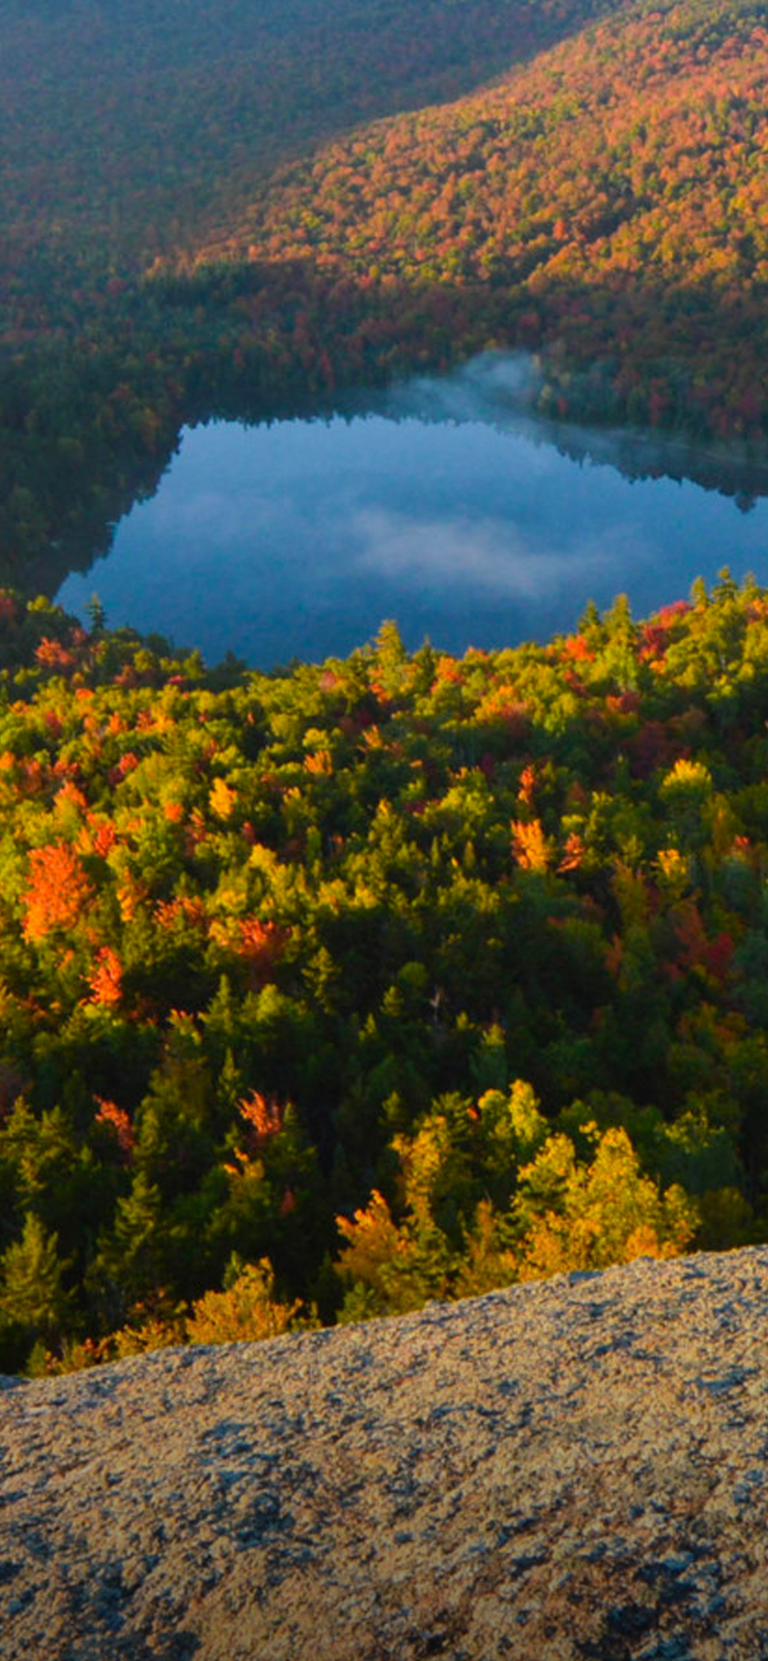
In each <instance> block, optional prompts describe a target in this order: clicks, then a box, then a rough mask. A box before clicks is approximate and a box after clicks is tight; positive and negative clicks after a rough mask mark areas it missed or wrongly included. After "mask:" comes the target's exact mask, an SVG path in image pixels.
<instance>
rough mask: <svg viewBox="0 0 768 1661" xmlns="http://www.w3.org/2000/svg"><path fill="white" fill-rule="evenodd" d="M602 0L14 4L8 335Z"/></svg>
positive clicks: (50, 319)
mask: <svg viewBox="0 0 768 1661" xmlns="http://www.w3.org/2000/svg"><path fill="white" fill-rule="evenodd" d="M606 3H607V0H469V3H467V0H463V3H462V4H461V5H459V6H455V5H450V4H446V0H418V3H417V0H362V4H361V3H360V0H170V3H169V4H166V5H163V6H160V7H158V6H155V5H152V4H151V3H150V0H123V3H121V0H101V4H99V5H98V6H94V5H92V4H89V3H88V0H66V3H64V4H54V3H51V0H8V3H7V4H6V5H5V6H4V8H3V27H2V38H1V39H0V200H1V201H2V210H3V222H4V236H3V246H2V252H0V291H1V292H2V294H3V306H4V312H3V311H0V336H1V334H2V330H3V329H5V330H8V331H9V332H10V334H11V337H13V335H14V333H16V332H18V331H21V332H22V335H23V331H25V330H30V329H31V330H33V331H34V330H38V329H39V328H40V327H41V326H49V327H56V325H57V324H60V323H61V322H65V323H69V324H70V325H71V324H72V323H77V321H78V318H79V315H80V308H81V307H82V305H83V304H84V303H85V304H86V305H94V304H96V303H97V300H98V296H99V294H100V293H102V291H103V290H104V286H105V284H106V283H108V282H109V281H110V280H111V281H112V282H113V283H114V282H115V281H118V282H119V281H120V279H124V278H125V277H126V276H128V275H130V274H132V273H136V272H140V271H142V270H143V269H145V268H146V266H147V265H148V264H149V263H150V262H151V260H152V259H153V258H154V257H155V256H156V255H158V254H163V255H165V256H167V257H168V258H170V259H171V260H173V258H174V257H175V256H176V255H178V254H179V253H181V252H183V251H186V250H190V249H192V250H194V249H195V248H197V247H199V245H200V243H201V242H202V241H204V240H205V239H206V238H207V237H209V236H210V235H211V233H212V232H213V231H214V230H218V229H219V228H221V227H224V228H226V227H228V226H230V225H231V224H232V222H233V221H235V222H236V220H237V217H238V215H239V214H240V213H241V212H242V210H243V207H244V205H245V204H247V203H248V202H249V201H250V200H251V198H252V195H253V191H254V188H256V187H258V186H259V185H260V184H261V183H263V181H264V180H265V179H266V178H267V177H268V175H269V173H270V171H271V170H273V169H274V167H275V165H276V164H277V163H279V162H280V161H281V160H284V159H285V158H286V157H287V156H296V155H301V154H305V153H307V152H309V151H311V150H312V149H313V148H314V147H315V146H316V145H317V144H318V143H319V142H320V141H322V140H327V139H328V138H330V137H332V136H334V135H336V136H339V135H342V134H344V133H347V132H349V131H350V130H351V129H352V128H354V127H356V126H357V125H359V123H360V122H362V121H364V120H366V119H370V118H371V117H373V116H377V115H387V114H391V113H393V112H395V111H398V110H405V109H410V108H414V107H418V106H419V105H421V104H424V103H429V102H432V101H433V100H435V99H443V98H448V97H452V96H456V94H458V93H461V92H465V91H469V90H472V89H473V88H475V87H476V86H478V85H479V84H481V83H482V82H483V81H485V80H487V79H488V78H489V77H490V76H492V75H494V74H498V73H499V72H500V71H502V70H504V69H506V68H508V66H509V64H510V63H514V62H517V61H519V60H521V59H524V58H529V57H531V56H533V55H534V54H535V52H536V51H537V50H539V49H540V48H541V47H542V46H543V45H546V44H547V43H548V42H551V41H553V40H557V39H560V38H562V36H563V35H565V34H569V33H571V32H572V31H573V30H574V29H575V28H577V27H579V26H580V24H581V23H582V22H583V20H584V19H585V18H588V17H590V16H592V15H595V14H596V13H598V12H599V11H600V10H601V9H604V7H605V4H606ZM74 286H77V287H78V288H79V289H80V293H79V295H74V294H73V292H72V290H73V287H74Z"/></svg>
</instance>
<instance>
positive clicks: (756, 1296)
mask: <svg viewBox="0 0 768 1661" xmlns="http://www.w3.org/2000/svg"><path fill="white" fill-rule="evenodd" d="M7 1383H8V1387H7V1388H6V1389H5V1390H4V1391H3V1393H2V1396H0V1430H1V1433H0V1450H1V1451H0V1457H1V1458H2V1467H1V1468H0V1499H1V1500H2V1504H1V1506H0V1609H1V1610H2V1615H1V1616H0V1620H1V1622H2V1628H1V1635H0V1653H2V1656H3V1658H4V1661H22V1658H23V1661H119V1658H125V1657H129V1658H131V1661H133V1658H136V1661H149V1658H154V1657H158V1658H161V1661H176V1658H178V1661H182V1658H183V1661H187V1658H190V1661H191V1658H193V1657H194V1658H195V1661H304V1658H307V1661H421V1658H426V1657H432V1656H446V1657H450V1658H451V1661H496V1658H497V1657H498V1658H499V1661H501V1658H504V1661H576V1658H584V1661H629V1658H632V1661H662V1658H663V1661H759V1658H761V1657H768V1564H767V1563H766V1556H767V1553H768V1526H767V1525H768V1463H766V1452H767V1450H768V1248H759V1249H753V1250H748V1251H741V1252H733V1253H729V1254H727V1255H722V1256H699V1257H691V1258H688V1259H684V1260H680V1261H677V1262H673V1263H652V1262H647V1261H641V1262H637V1263H633V1264H632V1265H630V1266H629V1267H628V1268H623V1269H615V1270H609V1271H607V1272H606V1273H604V1274H601V1275H595V1276H586V1277H585V1276H561V1277H559V1278H558V1279H556V1280H554V1281H550V1282H547V1283H545V1284H539V1285H528V1286H524V1287H517V1288H514V1289H513V1290H511V1291H508V1292H503V1293H496V1294H493V1295H491V1296H489V1297H484V1298H478V1299H474V1300H472V1301H468V1302H466V1303H461V1304H454V1305H432V1306H431V1307H429V1308H428V1309H426V1310H424V1311H423V1312H422V1313H421V1314H418V1315H413V1316H409V1317H406V1318H404V1319H400V1320H391V1321H377V1322H371V1323H369V1324H367V1325H364V1326H358V1327H347V1328H343V1329H336V1330H332V1331H325V1332H319V1333H314V1334H310V1335H307V1336H304V1337H296V1338H285V1339H279V1340H275V1341H274V1342H272V1343H269V1344H261V1345H229V1346H225V1347H221V1348H216V1349H213V1348H210V1349H206V1348H202V1349H191V1350H186V1351H178V1350H175V1351H168V1350H166V1351H159V1352H156V1353H154V1354H152V1355H149V1356H147V1357H145V1358H142V1359H140V1360H135V1361H129V1362H123V1363H121V1364H119V1365H117V1366H113V1367H108V1368H104V1369H102V1370H98V1371H92V1372H87V1373H80V1374H77V1375H74V1376H71V1377H68V1378H63V1379H54V1380H50V1381H46V1382H41V1383H30V1384H14V1383H13V1382H12V1381H7Z"/></svg>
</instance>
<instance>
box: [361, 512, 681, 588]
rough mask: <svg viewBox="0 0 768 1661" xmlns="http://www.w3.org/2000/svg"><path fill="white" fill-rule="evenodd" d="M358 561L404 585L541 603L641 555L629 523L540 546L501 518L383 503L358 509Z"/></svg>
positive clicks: (642, 544)
mask: <svg viewBox="0 0 768 1661" xmlns="http://www.w3.org/2000/svg"><path fill="white" fill-rule="evenodd" d="M352 531H353V538H354V541H355V542H357V543H359V547H360V552H359V554H358V555H357V562H356V563H357V565H358V567H359V568H361V569H363V570H369V571H376V572H379V573H380V574H381V575H383V576H386V577H388V578H389V579H390V580H391V579H393V578H396V579H397V580H398V581H400V582H402V583H403V584H405V585H414V586H416V585H418V586H424V585H426V586H427V587H432V586H434V585H436V584H442V583H445V582H446V581H450V582H452V583H453V584H454V585H459V586H461V587H462V588H466V589H470V590H476V589H478V588H483V589H486V590H487V591H488V592H489V593H492V594H498V595H502V596H505V597H510V596H511V597H514V598H516V599H524V600H538V599H541V597H542V596H544V595H552V594H553V593H556V592H559V591H561V590H562V588H563V586H564V584H566V583H567V584H569V585H570V584H572V583H573V580H574V573H575V572H576V571H578V578H579V582H580V583H587V584H588V583H589V582H591V581H594V580H595V579H601V580H602V579H605V578H606V577H607V576H610V575H611V574H612V573H613V572H614V571H615V567H616V557H617V552H618V553H620V555H621V558H622V560H624V561H628V560H636V561H640V560H642V558H643V556H644V555H647V554H648V553H649V551H650V550H649V548H648V544H647V542H646V541H645V539H644V538H643V537H642V536H640V535H638V533H637V532H636V531H635V530H634V528H633V527H632V526H628V525H612V526H606V527H605V529H604V530H602V531H601V532H600V533H598V534H597V535H596V536H594V537H592V538H584V537H582V538H580V539H578V540H576V541H574V542H573V543H572V544H571V545H570V546H567V547H550V546H546V545H545V546H542V545H541V544H540V543H539V542H537V541H532V540H531V539H529V538H526V537H525V536H524V535H523V534H522V533H521V532H520V531H519V530H518V529H517V528H516V527H515V526H513V525H510V524H509V523H508V522H507V521H506V520H503V519H496V518H487V519H471V518H469V517H466V516H457V517H455V518H450V517H448V516H446V517H443V518H435V519H419V518H417V517H416V516H409V515H406V514H402V513H396V512H390V511H389V510H387V509H386V508H368V509H363V510H361V511H360V512H359V513H358V514H357V515H356V516H355V519H354V521H353V524H352Z"/></svg>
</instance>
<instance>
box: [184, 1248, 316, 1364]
mask: <svg viewBox="0 0 768 1661" xmlns="http://www.w3.org/2000/svg"><path fill="white" fill-rule="evenodd" d="M274 1289H275V1275H274V1270H273V1268H272V1264H271V1263H270V1261H269V1258H268V1257H262V1258H261V1259H260V1260H259V1262H258V1263H246V1264H244V1265H243V1266H242V1267H240V1266H239V1265H238V1272H237V1273H236V1275H235V1278H233V1279H232V1281H231V1282H230V1284H229V1285H228V1286H227V1285H225V1287H224V1291H223V1292H206V1293H205V1294H204V1296H203V1297H202V1298H198V1300H197V1302H196V1303H194V1304H193V1305H192V1314H191V1315H190V1316H189V1319H188V1320H187V1322H186V1338H187V1341H188V1342H189V1343H190V1344H233V1343H254V1342H256V1341H257V1340H259V1339H262V1338H279V1337H280V1336H281V1334H282V1333H284V1332H299V1331H306V1329H307V1328H308V1327H314V1326H317V1324H318V1323H317V1320H316V1318H315V1317H314V1316H313V1315H311V1314H307V1313H306V1312H305V1310H304V1305H303V1304H302V1303H301V1301H300V1300H299V1299H296V1300H295V1301H294V1302H293V1303H278V1302H276V1301H275V1299H274V1297H273V1293H274Z"/></svg>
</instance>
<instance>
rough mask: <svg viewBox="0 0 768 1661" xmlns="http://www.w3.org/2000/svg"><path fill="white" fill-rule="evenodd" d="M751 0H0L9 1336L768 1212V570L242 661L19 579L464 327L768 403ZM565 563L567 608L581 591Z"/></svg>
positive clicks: (263, 1314) (725, 1231) (661, 406)
mask: <svg viewBox="0 0 768 1661" xmlns="http://www.w3.org/2000/svg"><path fill="white" fill-rule="evenodd" d="M767 45H768V6H765V5H761V4H758V3H756V0H655V3H654V0H632V3H629V4H627V3H618V4H617V3H615V0H614V3H611V0H462V3H458V4H457V3H451V0H423V3H420V4H416V3H415V0H367V3H366V4H365V5H361V3H360V0H323V3H322V4H321V3H320V0H284V3H283V4H281V5H277V4H276V3H275V4H273V3H272V0H192V3H191V4H185V5H184V6H181V5H180V4H173V3H172V4H169V5H167V6H166V7H165V8H162V9H161V8H157V7H153V6H150V5H149V4H147V3H146V0H131V3H130V4H125V3H123V4H118V3H117V0H104V4H103V5H102V6H101V7H99V8H95V7H93V6H92V5H90V4H89V3H88V0H67V3H66V4H65V5H59V4H55V5H54V4H53V3H52V0H8V3H7V6H6V8H5V14H4V20H3V33H2V40H1V41H0V202H1V203H2V216H3V223H4V237H3V242H2V247H1V248H0V799H1V800H2V809H1V811H0V862H1V864H2V875H1V877H0V1009H1V1010H2V1018H1V1019H0V1370H5V1371H6V1372H11V1371H16V1370H27V1371H30V1372H33V1373H34V1372H37V1373H39V1372H45V1371H57V1370H61V1369H69V1368H74V1367H79V1366H86V1365H92V1364H95V1363H98V1362H102V1361H108V1360H110V1359H113V1358H115V1357H119V1356H122V1355H126V1354H131V1353H136V1352H139V1351H142V1350H144V1349H147V1348H149V1347H152V1346H154V1345H160V1344H172V1343H183V1342H187V1341H209V1340H217V1339H228V1338H237V1337H263V1336H270V1335H272V1334H274V1333H279V1332H281V1331H285V1330H292V1329H296V1328H300V1327H303V1326H307V1325H314V1324H317V1323H331V1322H334V1321H339V1320H341V1321H347V1320H356V1319H364V1318H366V1317H368V1316H371V1315H379V1314H390V1313H398V1312H401V1311H404V1310H408V1309H413V1308H418V1307H420V1306H421V1305H422V1304H423V1303H424V1302H426V1301H427V1300H428V1299H431V1298H454V1297H460V1296H464V1295H469V1294H473V1293H477V1292H483V1291H487V1290H489V1289H491V1288H493V1287H497V1286H502V1285H506V1284H509V1283H510V1282H513V1281H516V1280H522V1279H530V1278H536V1277H538V1276H543V1275H547V1274H551V1273H555V1272H557V1271H558V1270H561V1269H585V1268H586V1269H589V1268H599V1267H601V1266H604V1265H605V1264H607V1263H610V1262H617V1261H626V1260H627V1259H629V1258H631V1257H633V1256H637V1255H641V1254H645V1255H650V1256H667V1255H672V1254H675V1253H678V1252H680V1251H683V1250H685V1249H688V1248H704V1249H707V1248H719V1247H727V1246H731V1245H736V1244H740V1243H744V1242H747V1241H752V1240H758V1239H765V1238H766V1237H768V1120H766V1114H765V1101H766V1095H767V1093H768V890H766V876H767V868H768V772H767V768H768V737H767V736H766V729H767V725H768V594H766V592H765V590H764V589H762V588H761V587H760V585H759V584H758V583H757V582H756V581H755V580H754V579H752V578H747V579H746V580H745V581H744V582H743V583H740V582H736V581H734V580H733V579H732V577H731V575H730V571H729V570H728V557H729V556H728V550H727V549H724V550H723V561H722V564H723V570H722V572H721V575H720V577H719V579H718V581H717V583H716V584H715V585H714V587H710V588H709V589H708V588H707V586H705V584H704V583H703V582H700V583H698V584H696V585H695V587H694V589H693V591H692V593H691V594H690V595H679V594H677V593H676V592H675V591H674V587H673V586H672V585H673V581H674V549H673V548H671V549H670V562H669V563H670V573H671V576H670V583H671V587H670V593H669V603H668V604H667V605H666V606H665V607H664V608H663V609H662V610H661V611H660V612H658V613H657V614H656V615H654V616H651V617H649V618H647V619H645V620H638V619H637V618H635V617H634V616H633V615H632V612H631V609H630V607H629V605H628V603H627V602H626V600H624V599H623V598H622V597H619V598H618V599H617V600H616V601H615V603H614V605H613V606H612V607H611V608H610V609H608V610H606V611H604V612H602V613H601V612H600V611H598V609H597V608H596V607H595V606H594V605H592V604H589V603H588V596H587V595H584V596H583V597H582V598H581V601H579V599H578V597H576V598H575V600H574V617H573V625H572V629H571V632H569V633H566V634H561V635H558V636H557V637H556V638H555V639H553V640H551V641H549V642H545V643H538V644H534V643H527V644H526V643H523V644H514V643H513V642H510V645H509V648H508V649H506V650H503V651H497V652H487V651H483V650H480V649H477V648H474V647H470V648H469V649H468V650H467V651H466V653H465V654H464V655H463V656H458V657H454V656H449V655H448V654H446V653H444V652H443V651H441V649H440V643H439V641H438V642H436V643H435V645H431V644H430V643H429V642H428V641H426V642H425V643H424V645H423V646H422V647H421V648H420V649H419V650H417V651H416V652H415V653H411V652H408V651H406V650H405V648H404V646H403V644H402V641H401V639H400V635H399V633H398V629H397V626H396V624H395V623H394V622H385V623H383V624H382V627H381V629H380V632H379V634H378V636H377V638H376V639H375V640H374V641H372V642H369V643H367V644H366V643H364V642H361V643H360V646H359V648H358V649H357V650H356V651H354V652H353V653H352V654H351V655H350V656H348V657H346V658H333V659H330V660H328V661H326V662H324V663H320V664H301V663H291V664H289V665H287V666H286V667H284V668H281V669H273V670H270V671H264V672H260V671H256V670H254V669H252V668H249V667H247V666H246V665H244V664H242V663H240V662H238V661H236V660H235V659H234V657H233V656H231V655H230V656H229V657H228V658H227V659H225V661H224V662H223V663H221V664H219V665H210V664H205V663H204V662H203V661H202V660H201V658H200V656H199V655H198V654H197V653H195V652H190V651H189V650H186V649H184V646H183V642H179V643H178V644H173V643H170V644H169V643H168V642H167V641H165V640H163V639H161V638H160V637H158V636H156V635H151V636H149V637H147V638H140V637H139V636H138V635H136V634H134V633H133V632H132V631H130V630H128V629H121V628H112V627H110V626H109V621H110V620H109V619H108V618H106V619H105V617H104V615H103V611H102V608H101V607H100V605H99V603H98V600H96V599H94V603H93V606H92V610H91V617H90V621H89V624H88V625H87V626H85V625H83V624H82V623H80V622H78V621H77V620H75V619H73V618H72V617H68V616H67V615H66V614H65V613H64V612H63V611H62V610H61V609H60V608H59V607H58V606H57V605H56V604H55V603H54V601H53V598H52V596H54V595H55V593H56V590H57V588H58V585H59V583H60V582H61V581H62V579H63V577H64V576H66V574H67V572H69V571H72V570H78V569H81V570H87V569H88V567H89V566H90V564H91V562H92V561H93V559H94V558H95V557H96V556H97V555H98V554H100V553H104V552H105V550H106V549H107V548H108V547H109V545H110V542H111V539H112V537H113V534H114V526H115V522H116V521H117V520H118V519H119V518H120V516H121V515H122V514H123V513H125V512H126V511H127V510H128V508H129V507H130V506H131V504H132V503H133V502H134V501H135V500H136V499H137V498H140V497H141V496H145V495H147V494H150V493H151V492H152V491H153V490H154V489H155V487H156V485H157V482H158V479H159V477H160V475H161V474H162V472H163V469H164V468H165V466H166V464H167V462H168V459H169V457H170V456H171V455H172V453H173V452H174V449H175V448H176V446H177V444H178V438H179V432H180V429H181V428H182V426H183V425H184V424H185V423H186V424H190V423H191V424H194V423H195V422H201V421H207V420H210V419H211V418H214V417H217V416H230V417H237V418H240V419H246V420H248V421H256V420H262V419H267V418H272V417H275V416H279V415H285V414H292V413H297V412H300V411H301V410H302V409H303V408H305V407H306V405H307V403H308V401H311V400H312V399H315V400H316V399H318V398H320V399H323V400H325V403H326V405H327V407H328V408H333V407H334V399H335V398H337V397H340V396H341V395H342V393H343V392H344V390H345V389H347V388H351V387H355V386H361V385H367V386H370V385H375V384H376V383H382V382H386V381H387V380H389V379H391V378H392V377H393V376H395V375H397V374H400V373H405V372H410V371H413V370H414V369H424V368H429V369H431V370H435V371H441V370H445V369H447V368H448V367H449V366H451V365H452V364H455V363H459V362H462V361H463V360H465V359H466V358H467V357H469V356H470V355H471V354H472V353H474V352H476V351H484V350H487V349H488V348H493V347H503V348H512V349H515V348H524V349H525V350H526V351H529V352H532V353H534V354H535V358H536V365H537V378H536V383H535V394H534V397H535V413H539V414H541V415H545V416H553V417H560V418H563V417H569V418H573V419H580V420H588V421H590V422H593V423H597V424H599V423H604V424H611V425H613V426H616V425H619V424H629V425H633V426H635V427H637V428H639V429H645V430H649V429H650V430H657V431H659V432H661V433H672V434H674V433H679V434H684V435H686V436H687V437H688V438H689V439H691V440H696V441H701V442H702V443H704V444H707V445H710V446H712V445H714V446H728V445H733V446H736V447H737V450H738V454H739V455H740V456H742V457H746V458H748V459H749V458H751V457H754V458H757V459H760V460H764V459H765V443H766V431H767V429H768V379H767V378H766V365H767V364H768V349H767V348H768V311H766V284H767V282H768V229H767V228H766V227H767V226H768V213H767V212H766V209H767V208H768V178H767V177H766V170H765V160H764V158H765V152H766V143H767V142H768V132H767V131H766V122H767V121H768V116H767V115H766V109H767V108H768V97H767V92H768V87H767V86H766V75H767V73H768V71H767V69H766V65H767V64H768V53H766V46H767ZM579 612H581V615H580V617H579Z"/></svg>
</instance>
